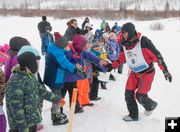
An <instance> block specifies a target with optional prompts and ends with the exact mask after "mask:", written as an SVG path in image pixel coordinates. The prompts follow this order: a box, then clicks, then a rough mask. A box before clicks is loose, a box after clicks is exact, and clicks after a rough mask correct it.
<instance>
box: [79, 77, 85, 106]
mask: <svg viewBox="0 0 180 132" xmlns="http://www.w3.org/2000/svg"><path fill="white" fill-rule="evenodd" d="M84 85H85V84H84V80H77V89H78V101H79V104H80V106H82V105H83V94H84V87H85V86H84Z"/></svg>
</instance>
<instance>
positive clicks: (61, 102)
mask: <svg viewBox="0 0 180 132" xmlns="http://www.w3.org/2000/svg"><path fill="white" fill-rule="evenodd" d="M65 103H66V101H65V100H64V98H62V99H60V100H59V103H58V104H59V106H60V107H63V106H64V105H65Z"/></svg>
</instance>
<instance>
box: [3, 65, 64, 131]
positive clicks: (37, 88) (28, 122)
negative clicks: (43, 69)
mask: <svg viewBox="0 0 180 132" xmlns="http://www.w3.org/2000/svg"><path fill="white" fill-rule="evenodd" d="M40 97H43V98H44V99H46V100H48V101H51V102H57V103H58V101H59V100H60V99H61V97H59V96H56V95H54V94H52V93H51V92H49V91H47V90H46V88H45V87H44V86H42V85H41V84H40V83H39V82H38V81H37V79H36V78H35V76H34V75H32V74H29V73H27V72H26V71H21V70H20V69H19V68H16V69H15V70H14V71H13V75H12V76H11V78H10V79H9V81H8V82H7V85H6V107H7V116H8V121H9V126H10V128H16V129H19V132H26V130H27V128H29V127H31V126H34V125H37V124H38V123H40V122H41V113H40Z"/></svg>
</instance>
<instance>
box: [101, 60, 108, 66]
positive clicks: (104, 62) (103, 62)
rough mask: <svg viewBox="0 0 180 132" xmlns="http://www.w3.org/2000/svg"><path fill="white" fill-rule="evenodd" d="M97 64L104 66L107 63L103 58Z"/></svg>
mask: <svg viewBox="0 0 180 132" xmlns="http://www.w3.org/2000/svg"><path fill="white" fill-rule="evenodd" d="M99 64H100V65H101V66H104V65H107V62H106V61H105V60H100V62H99Z"/></svg>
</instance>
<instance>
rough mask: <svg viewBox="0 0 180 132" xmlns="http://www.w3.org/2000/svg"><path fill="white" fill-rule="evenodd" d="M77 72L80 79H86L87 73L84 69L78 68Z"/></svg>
mask: <svg viewBox="0 0 180 132" xmlns="http://www.w3.org/2000/svg"><path fill="white" fill-rule="evenodd" d="M76 71H77V74H78V75H79V76H80V77H82V78H86V73H85V72H84V70H83V69H82V68H76Z"/></svg>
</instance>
